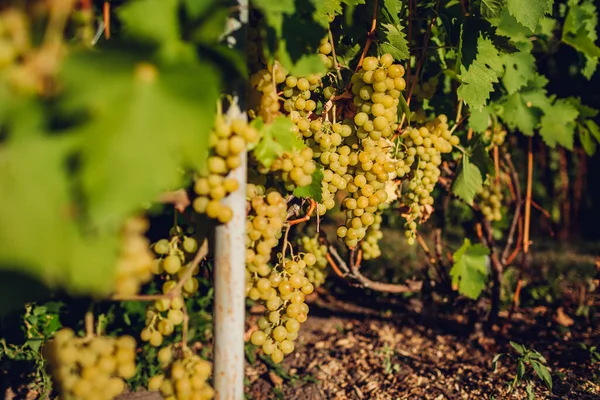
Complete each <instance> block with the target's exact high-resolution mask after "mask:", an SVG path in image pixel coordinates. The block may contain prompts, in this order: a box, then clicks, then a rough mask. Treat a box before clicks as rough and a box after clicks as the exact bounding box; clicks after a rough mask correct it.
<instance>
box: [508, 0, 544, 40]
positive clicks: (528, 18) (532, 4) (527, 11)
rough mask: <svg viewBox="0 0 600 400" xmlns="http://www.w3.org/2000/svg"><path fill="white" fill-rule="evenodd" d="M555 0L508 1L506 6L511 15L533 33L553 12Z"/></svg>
mask: <svg viewBox="0 0 600 400" xmlns="http://www.w3.org/2000/svg"><path fill="white" fill-rule="evenodd" d="M553 4H554V0H507V2H506V6H507V9H508V12H509V13H510V15H512V16H514V17H515V19H516V20H517V21H518V22H519V23H520V24H521V25H523V26H525V27H527V28H529V29H530V30H531V31H532V32H533V31H535V28H536V27H537V26H538V24H539V23H540V20H541V19H542V18H543V17H544V16H545V15H546V14H549V13H550V12H551V11H552V5H553Z"/></svg>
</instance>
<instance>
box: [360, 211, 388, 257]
mask: <svg viewBox="0 0 600 400" xmlns="http://www.w3.org/2000/svg"><path fill="white" fill-rule="evenodd" d="M381 221H382V217H381V213H380V212H379V213H377V214H375V222H373V224H372V225H371V226H369V228H368V229H367V235H366V236H365V240H363V241H362V242H360V248H361V249H362V251H363V259H365V260H372V259H375V258H379V257H380V256H381V249H380V248H379V240H381V238H382V237H383V233H382V232H381Z"/></svg>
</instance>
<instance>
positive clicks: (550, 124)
mask: <svg viewBox="0 0 600 400" xmlns="http://www.w3.org/2000/svg"><path fill="white" fill-rule="evenodd" d="M578 115H579V111H577V108H575V107H574V106H573V105H572V104H570V103H569V102H568V101H567V100H564V99H560V100H556V101H555V102H554V104H553V105H552V106H551V107H550V108H548V109H547V110H545V113H544V116H543V117H542V119H541V126H540V135H541V136H542V139H543V140H544V142H546V144H547V145H548V146H550V147H554V146H556V144H559V145H561V146H563V147H565V148H566V149H569V150H573V135H574V132H575V120H576V119H577V116H578Z"/></svg>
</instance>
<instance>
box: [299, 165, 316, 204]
mask: <svg viewBox="0 0 600 400" xmlns="http://www.w3.org/2000/svg"><path fill="white" fill-rule="evenodd" d="M322 182H323V170H322V169H321V168H317V169H316V170H315V172H313V174H312V182H311V184H310V185H306V186H298V187H296V188H295V189H294V196H296V197H304V198H308V199H313V200H314V201H316V202H317V203H320V202H321V200H323V191H322V188H321V185H322Z"/></svg>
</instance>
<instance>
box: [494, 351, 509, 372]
mask: <svg viewBox="0 0 600 400" xmlns="http://www.w3.org/2000/svg"><path fill="white" fill-rule="evenodd" d="M504 356H506V354H504V353H498V354H496V355H495V356H494V358H493V359H492V370H493V371H494V372H496V369H497V368H498V362H499V361H500V359H501V358H502V357H504Z"/></svg>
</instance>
